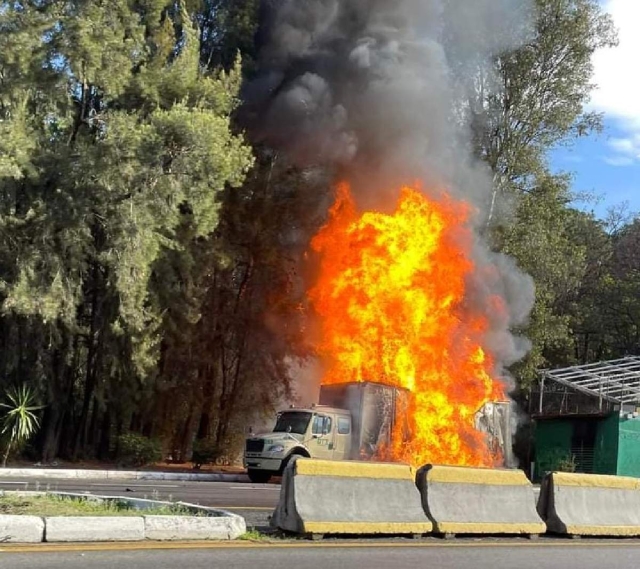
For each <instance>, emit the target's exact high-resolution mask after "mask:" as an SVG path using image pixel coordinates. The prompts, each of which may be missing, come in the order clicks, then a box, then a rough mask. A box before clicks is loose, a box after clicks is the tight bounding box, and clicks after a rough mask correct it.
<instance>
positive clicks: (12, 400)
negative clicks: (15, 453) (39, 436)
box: [0, 385, 42, 467]
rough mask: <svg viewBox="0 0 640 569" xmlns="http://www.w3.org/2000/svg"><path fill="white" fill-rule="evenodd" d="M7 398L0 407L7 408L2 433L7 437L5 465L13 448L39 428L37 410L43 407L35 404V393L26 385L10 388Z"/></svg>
mask: <svg viewBox="0 0 640 569" xmlns="http://www.w3.org/2000/svg"><path fill="white" fill-rule="evenodd" d="M6 398H7V401H8V403H0V408H2V409H5V412H4V416H3V417H2V423H1V424H2V431H1V433H2V436H3V437H6V439H7V442H6V447H5V450H4V456H3V457H2V466H3V467H5V466H7V459H8V458H9V453H10V452H11V449H12V448H14V447H15V446H16V445H18V444H20V443H21V442H23V441H26V440H28V439H30V438H31V437H32V436H33V434H34V433H35V432H36V431H37V430H38V427H40V419H39V418H38V416H37V415H36V414H35V411H38V410H40V409H42V407H40V406H37V405H36V404H35V403H36V398H35V393H34V392H33V391H32V390H31V389H30V388H29V387H27V386H26V385H22V386H20V387H18V388H15V387H14V388H11V389H9V390H8V391H7V392H6Z"/></svg>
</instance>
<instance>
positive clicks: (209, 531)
mask: <svg viewBox="0 0 640 569" xmlns="http://www.w3.org/2000/svg"><path fill="white" fill-rule="evenodd" d="M246 531H247V528H246V525H245V522H244V519H243V518H241V517H240V516H220V517H205V516H194V517H187V516H144V534H145V537H146V539H152V540H156V541H172V540H189V539H218V540H222V539H225V540H226V539H237V538H238V537H240V536H241V535H243V534H244V533H245V532H246Z"/></svg>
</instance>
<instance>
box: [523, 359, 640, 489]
mask: <svg viewBox="0 0 640 569" xmlns="http://www.w3.org/2000/svg"><path fill="white" fill-rule="evenodd" d="M539 387H540V389H539V392H538V397H537V398H532V399H533V400H534V401H535V404H536V409H535V411H534V412H532V416H533V418H534V422H535V431H534V433H535V434H534V448H535V453H534V462H533V465H532V466H533V476H534V478H535V479H540V478H541V476H542V475H543V474H544V473H545V472H549V471H553V470H564V471H574V472H584V473H593V474H613V475H618V476H633V477H636V478H640V414H639V413H638V411H639V410H640V408H639V405H640V358H638V357H628V358H624V359H622V360H614V361H610V362H601V363H598V364H589V365H586V366H574V367H571V368H564V369H561V370H551V371H545V372H543V376H542V379H541V382H540V386H539Z"/></svg>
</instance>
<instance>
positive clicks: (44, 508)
mask: <svg viewBox="0 0 640 569" xmlns="http://www.w3.org/2000/svg"><path fill="white" fill-rule="evenodd" d="M0 515H11V516H15V515H23V516H40V517H47V516H198V515H203V513H196V512H194V511H193V510H190V509H189V508H186V507H184V506H180V505H178V504H176V505H166V506H164V505H163V506H156V507H153V508H147V509H136V508H135V507H133V506H132V505H131V504H129V503H127V502H126V501H125V500H117V499H115V500H105V501H99V500H95V499H89V498H87V499H84V498H71V497H63V496H51V495H46V496H11V495H6V494H5V495H4V496H0Z"/></svg>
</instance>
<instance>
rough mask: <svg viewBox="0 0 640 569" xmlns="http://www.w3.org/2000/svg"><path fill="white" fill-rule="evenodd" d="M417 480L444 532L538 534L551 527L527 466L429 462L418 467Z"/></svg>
mask: <svg viewBox="0 0 640 569" xmlns="http://www.w3.org/2000/svg"><path fill="white" fill-rule="evenodd" d="M416 482H417V486H418V488H419V490H420V493H421V495H422V506H423V508H424V511H425V513H426V514H427V516H428V517H429V519H430V520H431V521H432V522H433V524H434V528H435V532H436V533H438V534H441V535H452V534H516V535H517V534H525V535H528V536H537V535H539V534H541V533H544V532H545V531H546V527H545V524H544V522H543V521H542V520H541V519H540V516H539V515H538V513H537V511H536V505H535V499H534V491H533V486H532V485H531V483H530V482H529V480H528V479H527V477H526V476H525V474H524V472H522V471H521V470H491V469H488V468H466V467H456V466H434V465H431V464H429V465H427V466H424V467H423V468H421V469H420V470H419V471H418V476H417V479H416Z"/></svg>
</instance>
